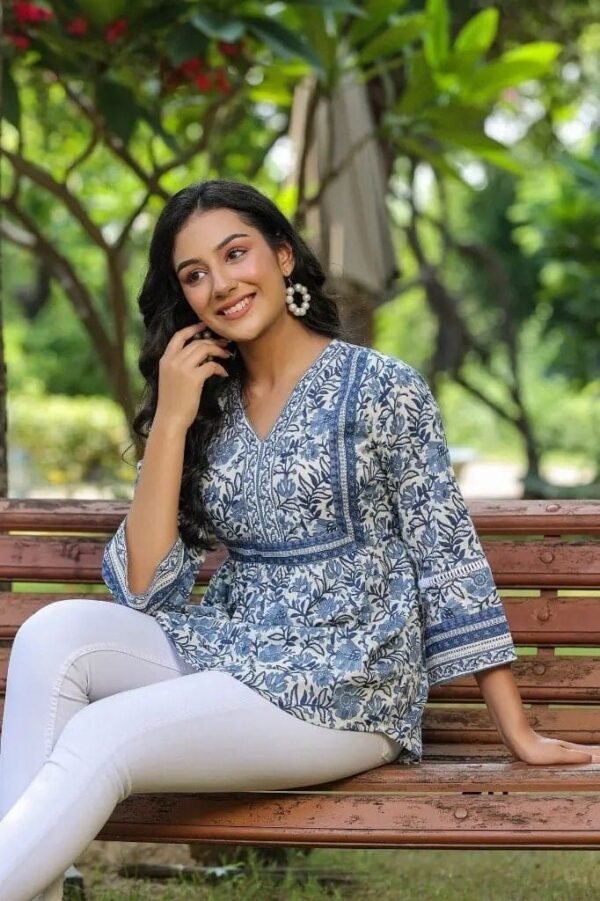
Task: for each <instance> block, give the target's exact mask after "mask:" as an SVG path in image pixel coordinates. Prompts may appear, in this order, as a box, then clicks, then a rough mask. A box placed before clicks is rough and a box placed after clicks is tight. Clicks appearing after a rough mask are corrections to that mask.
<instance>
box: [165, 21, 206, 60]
mask: <svg viewBox="0 0 600 901" xmlns="http://www.w3.org/2000/svg"><path fill="white" fill-rule="evenodd" d="M207 47H208V38H207V37H206V35H204V34H203V33H202V32H200V31H199V30H198V29H197V28H194V26H193V25H180V26H179V28H175V29H174V30H173V31H171V32H170V33H169V34H168V35H167V38H166V41H165V52H166V54H167V57H168V58H169V61H170V62H171V63H172V64H173V65H174V66H179V65H181V63H184V62H185V61H186V60H188V59H193V58H194V57H198V56H203V54H204V53H206V50H207Z"/></svg>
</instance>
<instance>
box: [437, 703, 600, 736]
mask: <svg viewBox="0 0 600 901" xmlns="http://www.w3.org/2000/svg"><path fill="white" fill-rule="evenodd" d="M525 713H526V716H527V719H528V721H529V723H530V724H531V726H532V727H533V728H534V729H535V730H536V731H539V732H541V733H542V734H544V735H548V736H550V737H551V738H563V739H566V740H567V741H576V742H583V743H587V744H589V743H595V744H598V739H599V736H600V707H594V708H592V707H583V706H582V707H546V706H545V705H543V704H542V705H539V706H538V705H536V704H534V705H533V706H532V707H526V708H525ZM423 739H424V741H425V742H427V743H431V744H450V743H453V742H456V743H458V744H464V743H465V741H466V740H468V741H469V742H473V743H474V744H476V745H478V744H487V743H490V744H497V743H498V740H499V736H498V732H497V730H496V727H495V726H494V724H493V722H492V720H491V718H490V715H489V712H488V710H487V708H486V707H485V706H475V705H473V704H470V705H465V706H463V707H452V706H451V705H449V704H445V705H441V706H434V705H433V704H428V705H427V707H426V708H425V710H424V713H423Z"/></svg>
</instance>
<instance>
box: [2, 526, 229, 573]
mask: <svg viewBox="0 0 600 901" xmlns="http://www.w3.org/2000/svg"><path fill="white" fill-rule="evenodd" d="M105 544H106V540H105V539H98V538H89V537H85V538H84V537H81V536H77V537H73V536H65V537H64V538H50V537H47V536H23V535H0V580H6V581H9V580H10V581H13V580H14V581H26V582H96V583H97V582H100V581H101V565H102V554H103V551H104V546H105ZM226 557H227V552H226V550H225V548H223V547H221V548H219V550H216V551H212V552H210V553H209V554H207V557H206V564H205V566H204V567H203V573H204V574H205V577H206V576H208V577H209V578H210V577H211V576H212V575H213V573H214V572H215V570H216V569H217V567H218V566H219V564H220V563H221V562H222V561H223V560H225V558H226Z"/></svg>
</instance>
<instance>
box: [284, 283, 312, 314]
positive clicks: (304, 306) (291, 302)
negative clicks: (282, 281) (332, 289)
mask: <svg viewBox="0 0 600 901" xmlns="http://www.w3.org/2000/svg"><path fill="white" fill-rule="evenodd" d="M296 291H297V292H298V293H299V294H300V295H301V297H302V303H301V304H300V306H296V302H295V297H294V295H295V293H296ZM285 294H286V298H285V302H286V303H287V305H288V309H289V311H290V313H293V314H294V316H306V311H307V310H308V308H309V307H310V293H309V290H308V288H307V287H306V285H301V284H300V282H296V284H295V285H294V284H293V283H292V280H291V279H290V280H289V282H288V286H287V288H286V289H285Z"/></svg>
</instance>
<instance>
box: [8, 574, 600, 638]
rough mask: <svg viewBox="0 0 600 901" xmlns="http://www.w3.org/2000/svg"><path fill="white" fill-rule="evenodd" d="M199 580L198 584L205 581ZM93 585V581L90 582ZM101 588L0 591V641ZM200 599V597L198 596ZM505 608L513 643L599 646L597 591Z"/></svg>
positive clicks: (547, 595) (100, 596)
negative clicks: (44, 611) (54, 606)
mask: <svg viewBox="0 0 600 901" xmlns="http://www.w3.org/2000/svg"><path fill="white" fill-rule="evenodd" d="M206 581H207V580H206V579H204V580H203V579H198V581H197V585H201V584H202V583H203V582H206ZM93 584H96V583H93ZM102 587H103V589H104V590H103V591H102V592H98V593H94V594H92V593H91V592H90V593H89V594H86V593H85V592H81V591H79V592H76V593H75V592H66V591H63V590H61V591H59V592H55V593H50V592H36V593H35V594H31V593H29V592H8V591H7V592H0V640H10V639H11V638H14V635H15V632H16V631H17V629H18V628H19V626H20V625H21V624H22V623H24V622H25V620H26V619H27V618H28V617H29V616H31V614H32V613H35V611H36V610H37V609H39V608H40V607H44V606H45V605H46V604H49V603H52V602H53V601H57V600H61V599H63V598H79V597H82V596H84V597H88V596H89V597H92V598H94V599H96V600H102V601H109V600H110V599H111V595H110V594H109V593H108V592H107V591H106V587H105V586H104V585H103V586H102ZM199 602H201V596H200V597H199ZM503 604H504V609H505V610H506V615H507V616H508V621H509V624H510V628H511V632H512V635H513V638H514V640H515V643H516V644H522V645H541V646H544V645H552V646H557V645H565V646H567V647H571V646H574V645H583V646H585V647H593V646H594V645H600V593H599V595H598V597H556V596H555V595H554V594H553V593H552V592H550V591H544V592H542V593H541V595H540V597H539V598H531V597H522V598H520V597H505V598H503Z"/></svg>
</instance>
